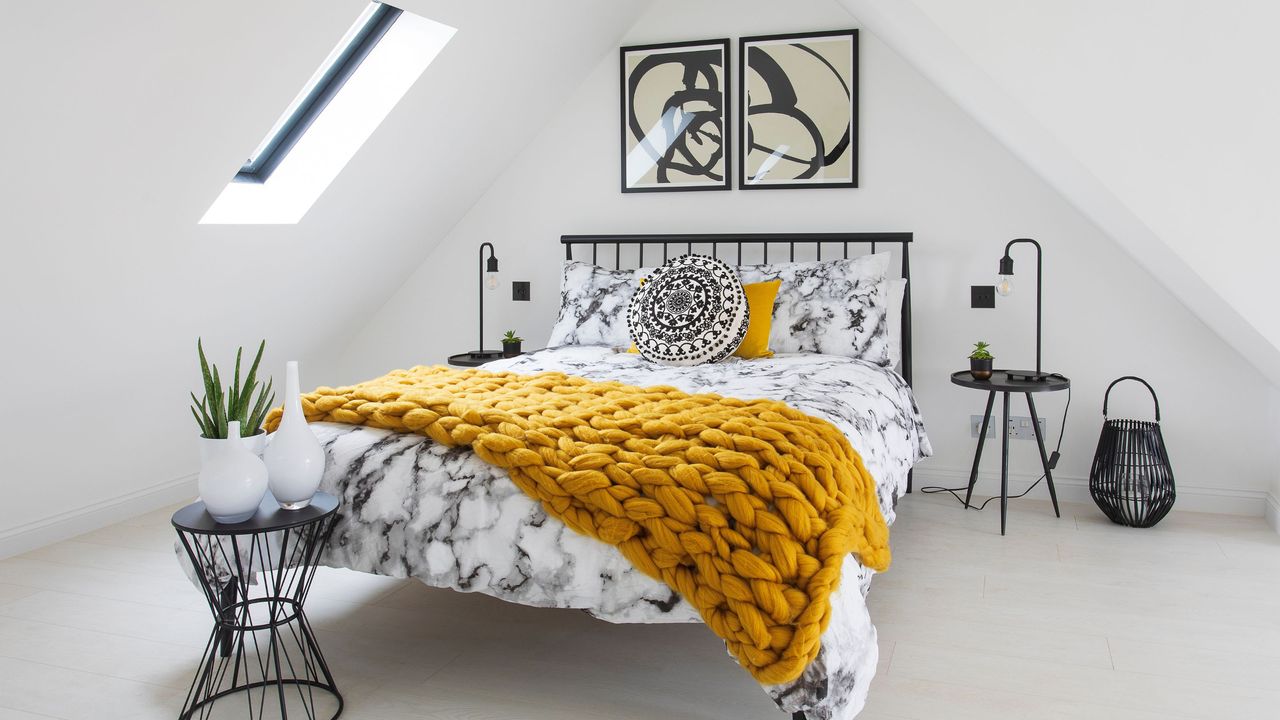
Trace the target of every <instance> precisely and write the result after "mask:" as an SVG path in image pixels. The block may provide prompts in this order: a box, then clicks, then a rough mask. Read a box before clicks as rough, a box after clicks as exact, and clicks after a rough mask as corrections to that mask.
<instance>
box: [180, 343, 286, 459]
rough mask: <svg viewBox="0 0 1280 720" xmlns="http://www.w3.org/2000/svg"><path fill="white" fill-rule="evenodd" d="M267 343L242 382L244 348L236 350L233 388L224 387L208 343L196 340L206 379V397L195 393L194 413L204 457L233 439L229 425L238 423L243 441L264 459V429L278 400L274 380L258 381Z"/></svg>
mask: <svg viewBox="0 0 1280 720" xmlns="http://www.w3.org/2000/svg"><path fill="white" fill-rule="evenodd" d="M266 346H267V342H266V341H265V340H263V341H262V343H261V344H260V345H258V354H257V355H256V356H255V357H254V358H253V364H252V365H250V366H249V372H248V373H247V374H246V375H245V376H244V381H243V382H241V379H240V358H241V356H242V354H243V352H244V348H240V349H239V350H237V351H236V366H235V372H234V374H233V375H232V378H231V380H232V382H231V385H230V386H228V387H224V386H223V384H222V383H223V380H222V377H221V375H220V374H219V372H218V366H217V365H214V364H212V363H210V362H209V361H208V360H207V359H206V358H205V355H204V344H203V342H202V341H200V340H197V341H196V351H197V352H198V353H199V355H200V374H201V377H202V379H203V380H204V397H202V398H197V397H196V396H195V393H192V394H191V401H192V405H191V414H192V415H194V416H195V419H196V425H197V426H198V427H199V428H200V451H201V452H200V454H201V457H205V456H207V454H208V452H209V449H210V448H211V447H213V444H216V443H218V442H222V441H225V440H227V439H229V438H228V437H227V434H228V433H227V430H228V424H229V423H231V422H238V423H239V429H240V441H241V442H242V443H243V444H244V446H245V447H246V448H247V449H248V450H249V451H250V452H252V453H253V454H254V455H258V456H261V455H262V451H263V450H264V449H265V448H266V445H267V434H266V432H264V431H263V429H262V421H263V420H264V419H266V417H267V411H268V410H270V409H271V404H272V403H273V402H274V401H275V397H276V396H275V393H273V392H271V380H270V378H268V379H267V382H265V383H263V382H260V381H259V380H258V364H259V363H260V362H262V351H263V350H264V349H266Z"/></svg>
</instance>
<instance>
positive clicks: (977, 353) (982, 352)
mask: <svg viewBox="0 0 1280 720" xmlns="http://www.w3.org/2000/svg"><path fill="white" fill-rule="evenodd" d="M969 359H970V360H991V359H992V358H991V346H990V345H988V344H987V343H985V342H982V341H978V342H976V343H974V344H973V352H971V353H969Z"/></svg>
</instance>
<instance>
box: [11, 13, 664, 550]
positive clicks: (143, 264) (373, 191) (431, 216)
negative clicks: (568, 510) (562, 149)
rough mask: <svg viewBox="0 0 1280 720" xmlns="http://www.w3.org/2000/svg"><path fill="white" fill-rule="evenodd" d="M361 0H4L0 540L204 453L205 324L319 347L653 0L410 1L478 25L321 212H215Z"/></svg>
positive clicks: (229, 348)
mask: <svg viewBox="0 0 1280 720" xmlns="http://www.w3.org/2000/svg"><path fill="white" fill-rule="evenodd" d="M364 5H365V2H364V0H324V1H320V0H272V2H259V1H256V0H219V2H201V3H188V2H171V1H170V0H134V1H132V2H127V3H108V2H98V1H97V0H63V1H62V2H56V3H33V2H26V3H5V4H4V5H3V6H2V7H0V68H2V70H0V72H3V78H2V82H0V87H2V88H3V111H2V112H0V150H2V152H0V157H2V158H3V159H4V162H5V168H4V172H3V173H0V239H2V241H3V243H4V263H3V265H0V267H2V268H3V281H2V282H0V319H2V321H3V322H2V323H0V326H2V327H3V330H4V341H3V350H4V351H3V353H0V373H2V376H3V377H4V379H5V380H6V387H7V392H6V397H5V405H6V407H7V408H9V410H8V411H6V412H5V413H3V414H0V436H3V437H4V438H5V441H4V443H3V445H0V473H3V479H4V488H5V493H6V499H5V502H3V503H0V540H2V539H3V537H4V535H5V534H6V532H12V531H14V530H15V529H22V528H29V527H31V524H32V523H35V524H37V525H38V524H39V523H41V522H44V521H46V520H47V519H49V518H50V517H53V516H55V515H57V514H59V513H66V512H70V513H75V512H78V511H79V509H82V508H85V507H90V506H95V505H96V504H100V503H103V502H109V501H112V500H113V499H118V498H120V497H124V496H128V495H130V494H132V493H138V492H146V491H147V490H148V489H150V488H154V487H157V486H160V485H163V484H165V483H171V482H173V481H174V480H175V479H177V478H181V477H183V476H186V475H188V474H190V473H192V472H194V471H195V469H196V466H197V462H196V454H195V446H194V439H193V438H194V435H195V428H194V424H193V422H192V421H191V420H190V418H189V415H188V411H187V409H186V407H185V405H186V404H187V401H186V400H185V399H184V398H185V397H186V392H187V390H188V389H195V388H196V386H197V385H198V373H197V366H196V364H195V358H194V344H195V338H196V337H197V336H198V335H203V336H204V338H205V341H206V345H207V346H208V347H209V349H210V350H211V351H212V352H213V353H214V354H215V355H216V356H218V358H219V359H222V360H224V361H225V360H228V359H229V355H230V353H232V352H233V351H234V347H235V346H236V345H238V344H244V345H250V344H256V342H257V340H258V339H260V338H263V337H265V338H267V339H268V347H269V353H270V356H269V358H268V362H269V368H268V369H270V370H273V371H275V372H276V374H277V375H279V374H280V372H279V371H280V369H281V368H282V367H283V361H284V360H285V359H287V358H301V359H303V360H304V365H305V364H308V363H309V365H310V366H311V367H312V368H313V369H314V368H315V367H316V365H317V364H320V365H323V364H324V363H325V362H326V361H327V360H328V355H327V350H326V348H327V346H328V345H329V343H330V341H331V340H333V339H334V338H342V337H346V336H347V335H349V334H350V333H351V332H352V331H353V330H354V329H355V328H356V327H358V325H359V324H360V322H361V321H362V320H363V319H364V318H365V317H367V316H368V315H370V314H371V313H372V312H373V310H374V309H376V308H377V307H379V306H380V305H381V304H382V303H383V302H385V300H386V299H387V298H388V297H389V296H390V295H391V293H392V292H393V291H394V290H395V289H396V288H397V287H398V286H399V285H400V284H401V283H402V282H403V281H404V279H405V278H406V277H407V276H408V274H409V272H410V271H411V270H412V269H413V268H415V267H416V266H417V265H418V264H419V263H420V262H421V261H422V259H423V258H425V257H426V255H427V253H428V252H429V251H430V250H431V249H432V247H434V245H435V243H437V242H438V241H439V239H440V238H441V237H443V236H444V234H445V233H446V232H447V231H448V230H449V229H450V228H451V227H452V226H453V225H454V224H455V223H456V222H457V220H458V218H459V217H461V216H462V215H463V213H464V212H465V211H466V210H467V209H468V208H469V207H470V206H471V204H472V203H473V202H474V201H475V199H476V198H477V197H478V196H479V195H480V193H481V192H482V191H483V190H484V188H485V187H487V186H488V184H489V182H490V181H491V179H492V178H493V177H494V176H495V175H496V174H497V173H498V172H499V171H500V170H501V169H502V168H504V167H505V166H506V165H507V163H508V161H509V160H510V158H511V156H512V155H513V154H514V153H516V152H517V151H518V150H519V149H520V148H521V147H523V146H524V145H525V144H526V143H527V142H528V140H529V139H530V138H531V137H532V136H533V135H534V133H535V132H536V131H537V129H538V128H539V127H540V126H541V124H542V123H543V122H544V121H545V119H546V118H547V117H549V116H550V114H551V113H552V112H554V111H555V110H556V109H557V108H558V106H559V105H560V103H561V101H562V99H563V98H564V97H566V96H567V95H568V94H569V93H570V92H571V91H572V90H573V88H575V87H577V85H578V84H579V83H580V82H581V80H582V78H583V77H584V76H585V75H586V74H587V73H588V72H589V71H590V70H591V68H592V67H594V65H595V63H596V60H597V59H598V58H599V57H600V55H601V54H602V53H603V52H605V51H606V49H608V48H610V47H614V46H616V44H617V39H618V37H619V36H620V35H621V34H622V32H623V31H624V30H625V29H626V28H627V27H628V26H630V24H631V23H632V22H633V20H634V17H635V16H636V14H637V13H638V12H639V10H640V8H641V7H642V6H643V5H644V3H642V2H638V1H634V2H633V1H625V2H618V1H611V2H607V3H601V2H592V1H591V0H557V1H556V2H536V3H533V2H522V1H520V0H502V1H495V2H484V3H476V2H466V1H465V0H449V1H445V0H411V1H410V2H406V3H404V4H403V7H404V9H406V10H409V11H412V12H416V13H419V14H422V15H425V16H428V17H431V18H433V19H435V20H439V21H441V22H444V23H447V24H449V25H452V26H454V27H456V28H458V33H457V35H456V36H455V37H454V39H453V41H452V42H451V43H450V44H449V46H448V47H447V48H446V49H445V51H444V52H443V53H442V54H441V55H440V56H439V58H437V60H436V62H435V63H433V64H432V66H431V67H430V68H428V70H427V72H426V73H425V74H424V75H423V77H422V78H421V79H420V80H419V81H418V83H417V84H416V85H415V86H414V87H413V89H411V90H410V92H409V94H408V95H407V96H406V97H405V98H404V100H403V101H402V102H401V103H400V105H399V106H398V107H397V108H396V109H395V110H394V111H393V112H392V113H391V115H389V116H388V117H387V119H386V121H385V122H384V123H383V125H382V126H381V128H379V130H378V131H377V132H375V133H374V135H373V136H372V138H371V139H370V140H369V141H368V142H367V143H366V144H365V146H364V147H363V148H362V149H361V150H360V152H359V153H357V155H356V156H355V158H354V159H353V160H352V161H351V163H350V164H349V165H348V166H347V168H346V170H345V171H344V172H343V173H342V174H341V175H340V176H339V177H338V179H337V180H336V181H335V182H334V183H333V184H332V185H331V186H330V187H329V189H328V190H327V191H326V192H325V194H324V195H323V196H321V198H320V199H319V200H318V201H317V203H316V204H315V206H314V207H313V208H312V210H311V212H310V213H309V214H308V215H307V216H306V217H305V218H304V219H303V221H302V222H300V223H299V224H297V225H294V226H269V227H263V226H259V227H255V226H199V225H197V224H196V223H197V220H199V218H200V217H201V215H202V214H203V213H204V211H205V210H206V209H207V208H208V206H209V204H210V203H211V202H212V201H213V199H214V197H215V196H216V195H217V193H218V191H219V190H220V189H221V188H222V186H223V185H224V184H225V183H226V182H227V181H228V179H229V178H230V177H231V176H232V175H233V173H234V172H235V170H236V169H237V168H238V167H239V165H240V164H241V163H242V162H243V160H244V158H245V156H246V154H247V153H248V152H250V151H251V150H252V149H253V147H254V146H255V145H256V144H257V143H258V141H259V140H261V138H262V136H263V135H264V134H265V133H266V131H267V130H268V129H269V128H270V127H271V125H272V123H273V122H274V121H275V119H276V117H277V116H278V115H279V114H280V112H281V111H282V110H283V109H284V107H285V106H286V104H287V103H288V102H289V101H290V100H291V99H292V98H293V96H294V95H295V94H296V93H297V92H298V91H299V89H300V88H301V87H302V85H303V83H304V82H305V81H306V79H307V78H308V77H310V75H311V73H312V72H314V70H315V69H316V67H317V66H318V65H319V63H320V61H321V60H322V59H323V58H324V57H325V55H326V54H327V53H328V52H329V50H330V49H332V47H333V46H334V44H335V43H336V42H337V41H338V39H339V38H340V37H341V36H342V33H343V32H344V31H345V30H346V29H347V28H348V27H349V26H350V24H351V23H352V22H353V21H354V19H355V17H356V16H357V14H358V13H359V11H360V10H361V9H362V8H363V7H364ZM536 180H537V179H536V178H530V181H531V182H536ZM429 315H430V313H429V312H424V317H423V321H422V326H421V328H420V331H421V332H424V333H426V332H430V320H429ZM305 374H306V368H305V367H304V375H305ZM316 375H317V376H320V373H319V371H318V370H317V371H316Z"/></svg>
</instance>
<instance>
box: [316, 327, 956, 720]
mask: <svg viewBox="0 0 1280 720" xmlns="http://www.w3.org/2000/svg"><path fill="white" fill-rule="evenodd" d="M485 369H490V370H510V371H512V372H518V373H534V372H540V371H544V370H559V371H561V372H564V373H567V374H571V375H581V376H584V377H589V378H593V379H602V380H604V379H608V380H618V381H621V382H624V383H627V384H631V385H638V386H648V385H672V386H675V387H678V388H680V389H682V390H684V391H686V392H691V393H698V392H716V393H720V394H722V395H725V396H730V397H739V398H744V399H751V398H759V397H764V398H770V399H775V400H781V401H783V402H786V403H788V404H789V405H791V406H792V407H795V408H796V409H798V410H801V411H803V412H807V413H809V414H812V415H815V416H819V417H824V418H826V419H828V420H830V421H831V422H833V423H834V424H835V425H836V426H837V427H839V428H840V429H841V430H842V431H843V432H844V433H845V434H846V435H847V436H848V437H849V439H850V442H851V443H852V444H853V447H854V448H856V449H857V450H858V451H859V452H860V453H861V454H862V457H863V460H864V462H865V464H866V466H867V469H868V470H869V471H870V472H871V474H872V476H873V477H874V478H875V479H876V482H877V486H878V489H879V496H880V504H881V509H882V511H883V512H884V515H885V519H886V520H887V521H889V522H892V521H893V518H894V506H895V504H896V502H897V499H898V498H899V497H900V496H901V494H902V493H903V492H904V491H905V489H906V478H907V471H908V470H910V468H911V466H912V465H913V464H915V462H916V461H917V460H919V459H921V458H923V457H926V456H928V455H930V454H931V449H930V447H929V441H928V439H927V438H926V436H925V433H924V426H923V423H922V420H921V418H920V414H919V412H918V410H917V408H916V406H915V403H914V400H913V398H912V396H911V393H910V389H909V388H908V387H907V385H906V383H905V382H904V381H903V380H902V378H901V377H899V376H898V375H897V374H895V373H893V372H891V371H889V370H886V369H884V368H881V367H878V366H876V365H874V364H872V363H867V362H864V361H860V360H853V359H850V358H845V357H835V356H827V355H779V356H776V357H774V358H771V359H766V360H751V361H743V360H739V359H737V358H731V359H730V360H728V361H726V362H722V363H717V364H714V365H702V366H697V367H691V368H686V367H681V368H673V367H663V366H658V365H654V364H652V363H649V362H647V361H645V360H644V359H642V358H641V357H639V356H638V355H634V354H628V353H620V352H617V351H615V350H613V349H611V348H604V347H582V346H578V347H565V348H556V349H551V350H543V351H539V352H536V353H532V354H529V355H525V356H522V357H519V358H513V359H509V360H501V361H497V362H493V363H489V364H488V365H486V366H485ZM312 427H313V428H314V429H315V431H316V434H317V435H318V436H319V438H320V440H321V443H322V444H323V445H324V447H325V451H326V452H327V454H328V461H329V462H328V467H327V469H326V471H325V476H324V481H323V486H322V489H324V490H325V491H327V492H331V493H334V494H335V495H337V496H339V497H340V498H342V516H341V518H340V519H339V521H338V522H337V524H336V526H335V528H334V533H333V538H332V540H331V542H330V544H329V547H328V549H327V551H326V552H325V554H324V556H323V557H322V559H321V560H322V562H323V563H325V564H326V565H330V566H333V567H342V568H350V569H352V570H358V571H361V572H369V573H376V574H380V575H389V576H394V577H414V578H417V579H419V580H421V581H422V582H425V583H427V584H428V585H432V586H436V587H446V588H453V589H456V590H461V591H464V592H482V593H485V594H487V595H492V596H494V597H497V598H501V599H503V600H509V601H511V602H517V603H521V604H524V605H533V606H538V607H556V608H579V609H582V610H586V611H587V612H589V613H590V614H592V615H594V616H596V617H598V618H601V619H604V620H608V621H611V622H619V623H662V622H700V619H699V617H698V614H697V611H696V610H694V608H693V607H692V606H690V605H689V604H688V603H686V602H685V601H684V600H682V599H681V598H680V597H679V596H678V595H676V594H675V593H674V592H673V591H672V590H671V589H669V588H668V587H667V586H666V585H664V584H662V583H661V582H660V581H658V580H654V579H652V578H649V577H647V576H645V575H643V574H641V573H639V572H637V571H636V570H635V569H634V568H632V567H631V565H630V563H629V562H627V560H626V559H625V558H624V557H623V556H622V554H621V553H620V552H618V550H617V549H615V548H613V547H611V546H609V545H606V544H604V543H601V542H599V541H596V540H594V539H591V538H588V537H585V536H582V535H579V534H577V533H575V532H573V531H571V530H569V529H568V528H567V527H565V526H564V525H563V524H562V523H561V522H560V521H558V520H556V519H554V518H552V517H549V516H548V515H547V514H546V513H545V512H544V511H543V510H542V508H541V507H540V506H539V505H538V504H537V503H536V502H535V501H533V500H531V499H530V498H529V497H528V496H526V495H525V494H524V493H523V492H521V491H520V490H519V489H518V488H516V486H515V485H514V484H513V483H511V481H510V480H509V479H508V478H507V476H506V473H505V472H504V471H502V470H501V469H499V468H496V467H493V466H491V465H488V464H486V463H485V462H484V461H482V460H480V459H479V458H477V457H475V455H474V454H473V453H472V452H471V451H470V450H468V449H465V448H453V449H450V448H445V447H443V446H441V445H438V444H436V443H434V442H431V441H430V440H428V439H427V438H425V437H422V436H418V435H407V434H401V433H395V432H390V431H386V430H376V429H370V428H363V427H356V426H349V425H340V424H332V423H315V424H313V425H312ZM872 574H873V573H872V571H870V570H868V569H866V568H864V567H863V566H862V565H861V564H860V563H859V562H858V561H857V559H856V558H854V557H852V556H850V558H849V559H848V560H846V562H845V565H844V576H843V582H842V583H841V587H840V589H839V590H838V591H837V592H836V593H834V594H833V595H832V596H831V602H832V606H833V611H832V620H831V624H830V625H829V627H828V629H827V631H826V633H825V634H824V635H823V639H822V644H823V647H822V650H821V652H820V654H819V655H818V658H817V660H816V661H815V662H814V663H813V664H812V665H811V666H810V667H809V669H808V670H806V672H805V674H804V675H803V676H802V677H801V678H800V679H798V680H796V681H795V682H792V683H788V684H786V685H777V686H769V687H766V688H765V690H766V692H768V693H769V695H770V696H771V697H772V698H773V699H774V700H775V701H776V702H777V703H778V705H779V707H780V708H781V709H782V710H785V711H786V712H788V713H792V712H796V711H804V712H806V713H807V714H808V717H809V718H811V719H812V720H829V719H844V718H851V717H853V716H854V715H856V714H857V713H858V711H859V710H861V708H862V706H863V703H864V702H865V700H866V695H867V689H868V686H869V684H870V681H871V678H872V676H873V675H874V673H875V668H876V661H877V659H878V651H877V646H876V633H875V628H874V627H873V626H872V624H871V620H870V617H869V616H868V614H867V608H866V604H865V596H866V593H867V590H868V588H869V586H870V581H871V576H872ZM726 658H729V656H728V655H727V653H726ZM729 661H730V662H732V659H731V658H729Z"/></svg>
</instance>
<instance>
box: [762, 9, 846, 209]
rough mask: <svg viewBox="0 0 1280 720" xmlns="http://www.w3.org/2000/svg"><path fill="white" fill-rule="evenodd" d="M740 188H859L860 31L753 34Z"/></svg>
mask: <svg viewBox="0 0 1280 720" xmlns="http://www.w3.org/2000/svg"><path fill="white" fill-rule="evenodd" d="M738 49H739V53H738V57H739V62H740V63H741V68H742V79H741V83H742V89H741V97H742V101H741V107H740V108H739V115H738V127H739V132H740V134H741V137H742V139H741V141H740V142H739V144H738V187H740V188H742V189H743V190H758V189H764V188H833V187H844V188H851V187H857V186H858V31H857V30H837V31H831V32H816V33H793V34H789V35H764V36H757V37H745V38H742V39H741V40H740V41H739V46H738Z"/></svg>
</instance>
